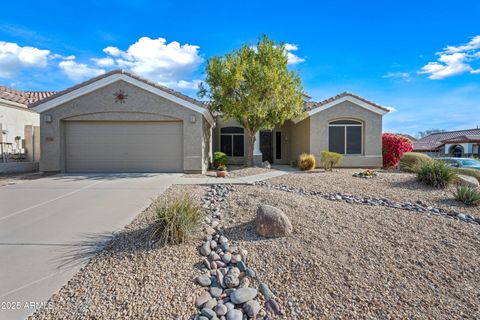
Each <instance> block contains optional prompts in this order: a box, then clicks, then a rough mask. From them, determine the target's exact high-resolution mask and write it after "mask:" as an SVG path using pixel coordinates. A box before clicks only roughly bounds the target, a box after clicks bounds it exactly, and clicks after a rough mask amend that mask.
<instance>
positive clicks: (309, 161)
mask: <svg viewBox="0 0 480 320" xmlns="http://www.w3.org/2000/svg"><path fill="white" fill-rule="evenodd" d="M315 166H316V160H315V157H314V156H313V154H308V153H302V154H301V155H300V156H299V157H298V167H299V168H300V170H313V169H315Z"/></svg>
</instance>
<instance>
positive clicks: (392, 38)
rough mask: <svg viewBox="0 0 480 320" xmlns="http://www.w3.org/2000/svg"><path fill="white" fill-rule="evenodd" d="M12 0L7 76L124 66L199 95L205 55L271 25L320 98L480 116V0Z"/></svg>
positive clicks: (64, 83) (46, 85)
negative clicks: (348, 96) (344, 96)
mask: <svg viewBox="0 0 480 320" xmlns="http://www.w3.org/2000/svg"><path fill="white" fill-rule="evenodd" d="M67 3H68V2H63V1H58V2H55V1H28V2H27V3H25V2H20V1H19V2H14V1H8V2H7V3H5V4H2V10H1V11H0V83H2V84H5V85H9V86H13V87H16V88H18V89H25V90H61V89H64V88H66V87H68V86H71V85H73V84H75V83H78V82H80V81H82V80H84V79H87V78H89V77H92V76H95V75H97V74H100V73H101V72H104V71H108V70H110V69H113V68H118V67H123V68H126V69H130V70H132V71H134V72H136V73H139V74H141V75H143V76H145V77H147V78H152V79H153V80H155V81H158V82H160V83H163V84H165V85H167V86H170V87H172V88H174V89H177V90H179V91H182V92H184V93H186V94H189V95H191V96H195V92H196V90H195V86H196V85H197V84H198V82H199V81H201V80H202V78H203V77H204V75H203V68H204V66H205V61H206V59H208V58H209V57H211V56H213V55H221V54H224V53H226V52H228V51H230V50H232V49H234V48H239V47H240V46H241V45H242V44H243V43H254V42H255V41H256V39H257V38H258V37H259V36H260V35H261V34H262V33H265V34H267V35H268V36H269V37H271V38H273V39H275V40H276V41H284V42H285V43H288V44H290V45H289V49H291V50H290V51H289V55H290V58H291V59H290V61H291V64H290V67H291V68H292V69H295V70H298V71H299V72H300V75H301V78H302V80H303V84H304V87H305V89H306V91H307V93H309V94H310V95H311V96H312V97H313V99H314V100H323V99H325V98H328V97H330V96H333V95H335V94H337V93H340V92H343V91H350V92H353V93H356V94H358V95H361V96H363V97H365V98H367V99H370V100H372V101H374V102H376V103H378V104H381V105H383V106H387V107H393V108H394V109H395V110H396V111H394V112H392V113H390V114H389V115H387V116H386V117H385V119H384V130H385V131H390V132H403V133H410V134H416V133H417V132H418V131H421V130H427V129H431V128H441V129H448V130H454V129H464V128H471V127H476V126H477V125H480V70H479V69H480V19H479V17H480V1H462V0H460V1H457V2H456V3H455V5H452V2H451V1H448V2H447V1H395V2H393V1H342V2H338V1H321V2H320V1H311V2H302V1H295V2H280V1H252V2H249V1H242V2H236V1H171V2H170V1H138V0H137V1H116V2H108V1H79V2H75V5H74V6H69V5H68V4H67Z"/></svg>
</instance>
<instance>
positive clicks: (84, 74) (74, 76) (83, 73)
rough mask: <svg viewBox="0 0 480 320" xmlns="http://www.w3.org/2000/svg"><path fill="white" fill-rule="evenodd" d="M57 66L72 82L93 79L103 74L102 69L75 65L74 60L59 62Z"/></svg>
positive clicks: (80, 64) (81, 64)
mask: <svg viewBox="0 0 480 320" xmlns="http://www.w3.org/2000/svg"><path fill="white" fill-rule="evenodd" d="M58 66H59V67H60V69H62V71H63V72H65V74H66V75H67V77H68V78H70V79H71V80H73V81H81V80H85V79H87V78H93V77H96V76H99V75H101V74H103V73H105V70H104V69H95V68H91V67H89V66H87V65H86V64H83V63H77V62H75V60H64V61H61V62H60V63H59V64H58Z"/></svg>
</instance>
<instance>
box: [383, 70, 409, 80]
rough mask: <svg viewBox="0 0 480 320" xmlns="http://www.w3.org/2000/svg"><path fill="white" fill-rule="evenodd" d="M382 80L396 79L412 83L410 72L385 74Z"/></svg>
mask: <svg viewBox="0 0 480 320" xmlns="http://www.w3.org/2000/svg"><path fill="white" fill-rule="evenodd" d="M382 78H394V79H402V80H405V81H407V82H409V81H411V80H412V78H411V75H410V73H409V72H389V73H387V74H384V75H383V76H382Z"/></svg>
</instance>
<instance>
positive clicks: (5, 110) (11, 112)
mask: <svg viewBox="0 0 480 320" xmlns="http://www.w3.org/2000/svg"><path fill="white" fill-rule="evenodd" d="M39 121H40V115H39V114H38V113H36V112H35V111H33V110H29V109H27V108H25V107H20V106H12V105H9V104H7V103H4V102H1V101H0V125H1V129H2V130H6V131H7V133H6V134H3V135H1V137H0V139H1V140H2V141H3V142H9V143H13V144H15V137H17V136H20V137H22V139H24V138H25V137H24V130H25V126H38V125H39Z"/></svg>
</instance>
